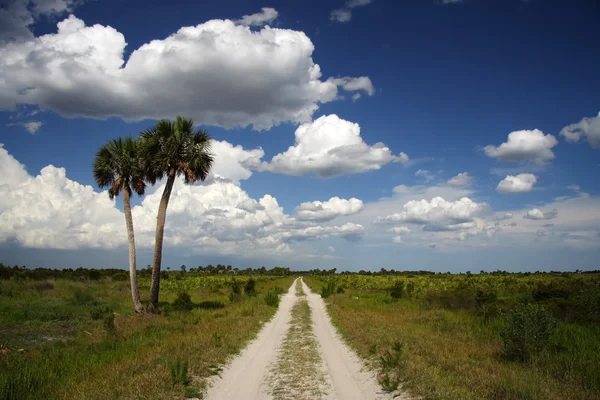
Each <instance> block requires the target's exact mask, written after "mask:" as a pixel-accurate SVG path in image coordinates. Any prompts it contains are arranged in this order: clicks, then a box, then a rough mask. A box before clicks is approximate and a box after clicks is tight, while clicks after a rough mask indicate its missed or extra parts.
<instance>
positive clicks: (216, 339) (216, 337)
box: [213, 332, 223, 347]
mask: <svg viewBox="0 0 600 400" xmlns="http://www.w3.org/2000/svg"><path fill="white" fill-rule="evenodd" d="M213 343H214V345H215V347H221V346H223V336H221V334H219V333H218V332H215V333H213Z"/></svg>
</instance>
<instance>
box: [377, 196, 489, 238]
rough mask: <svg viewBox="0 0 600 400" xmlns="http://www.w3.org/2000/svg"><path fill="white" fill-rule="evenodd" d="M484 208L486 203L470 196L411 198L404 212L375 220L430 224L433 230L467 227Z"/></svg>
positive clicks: (379, 221)
mask: <svg viewBox="0 0 600 400" xmlns="http://www.w3.org/2000/svg"><path fill="white" fill-rule="evenodd" d="M483 208H484V205H482V204H478V203H475V202H474V201H473V200H471V199H469V198H468V197H463V198H461V199H460V200H458V201H453V202H451V201H446V200H444V199H443V198H442V197H434V198H433V199H431V201H428V200H425V199H423V200H411V201H409V202H407V203H406V204H404V206H403V211H402V212H400V213H394V214H391V215H388V216H385V217H378V218H377V219H376V220H375V222H376V223H391V224H395V223H411V224H418V225H428V226H429V227H428V229H431V230H434V229H436V228H439V229H440V230H453V229H462V228H464V227H465V226H464V225H463V224H465V223H471V222H472V221H473V217H474V216H475V215H477V213H479V212H481V211H482V209H483ZM442 227H443V228H442Z"/></svg>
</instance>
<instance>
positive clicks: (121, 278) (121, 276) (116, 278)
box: [111, 272, 129, 282]
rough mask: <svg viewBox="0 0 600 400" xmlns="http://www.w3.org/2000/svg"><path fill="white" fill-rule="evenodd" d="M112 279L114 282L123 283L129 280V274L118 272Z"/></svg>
mask: <svg viewBox="0 0 600 400" xmlns="http://www.w3.org/2000/svg"><path fill="white" fill-rule="evenodd" d="M111 279H112V280H113V281H114V282H123V281H126V280H128V279H129V274H128V273H127V272H118V273H116V274H114V275H112V276H111Z"/></svg>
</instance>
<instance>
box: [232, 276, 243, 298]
mask: <svg viewBox="0 0 600 400" xmlns="http://www.w3.org/2000/svg"><path fill="white" fill-rule="evenodd" d="M242 298H243V294H242V283H241V282H239V281H237V280H235V278H233V280H232V281H231V294H230V295H229V301H231V302H232V303H235V302H238V301H241V300H242Z"/></svg>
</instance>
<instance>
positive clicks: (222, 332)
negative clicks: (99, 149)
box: [0, 276, 293, 400]
mask: <svg viewBox="0 0 600 400" xmlns="http://www.w3.org/2000/svg"><path fill="white" fill-rule="evenodd" d="M253 278H254V279H255V281H256V294H254V295H251V296H249V295H246V294H244V292H243V291H242V293H241V295H239V296H233V295H232V288H231V282H232V277H231V276H208V277H189V278H187V277H186V278H183V279H179V280H175V279H170V280H164V281H163V284H162V285H161V286H162V287H161V296H162V297H161V301H162V303H161V310H162V313H161V314H160V315H145V316H136V315H134V313H133V310H132V306H131V294H130V291H129V284H128V282H127V281H118V280H117V281H113V280H112V279H111V278H102V279H100V280H86V281H81V282H80V281H74V280H67V279H54V280H42V281H36V280H22V279H15V278H14V277H13V278H12V279H10V280H0V315H1V316H2V317H1V318H0V344H3V345H4V346H3V350H2V354H0V370H1V371H2V374H0V399H20V400H21V399H33V398H35V399H39V398H44V399H89V398H94V399H114V398H124V399H127V398H145V399H164V398H186V397H196V396H199V395H200V394H201V393H202V392H203V391H204V386H205V382H206V378H207V377H209V376H211V375H214V374H217V373H218V372H219V366H220V365H223V364H224V363H225V362H226V360H227V359H228V357H230V356H231V355H232V354H236V353H238V352H239V351H240V350H241V349H243V348H244V346H245V345H246V343H247V342H248V341H249V340H250V339H252V338H253V337H254V336H255V335H256V334H257V332H258V331H259V330H260V328H261V327H262V325H263V324H264V322H266V321H267V320H269V319H270V318H271V317H272V316H273V314H274V313H275V311H276V306H275V307H273V306H270V305H268V304H267V302H266V301H265V298H266V297H268V295H267V293H268V292H270V293H280V292H282V290H283V289H284V288H287V287H289V286H290V284H291V283H292V282H293V278H291V277H290V278H282V277H272V276H254V277H253ZM248 279H249V277H239V278H236V280H237V281H239V282H241V283H242V284H244V283H245V282H246V281H247V280H248ZM140 286H141V289H142V293H147V292H148V290H147V289H148V286H149V282H148V281H147V280H144V279H142V280H141V281H140ZM276 288H277V291H274V289H276ZM183 289H185V290H187V291H188V293H189V294H190V295H191V302H192V303H190V302H186V301H185V298H183V300H182V299H181V298H180V299H179V301H175V300H176V298H177V294H178V293H179V292H180V291H181V290H183ZM232 300H233V301H232Z"/></svg>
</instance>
